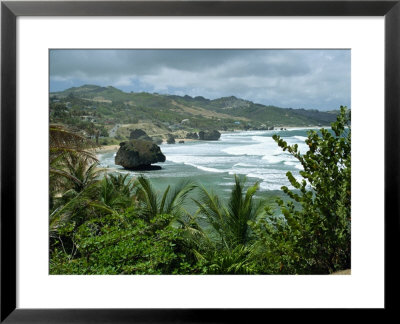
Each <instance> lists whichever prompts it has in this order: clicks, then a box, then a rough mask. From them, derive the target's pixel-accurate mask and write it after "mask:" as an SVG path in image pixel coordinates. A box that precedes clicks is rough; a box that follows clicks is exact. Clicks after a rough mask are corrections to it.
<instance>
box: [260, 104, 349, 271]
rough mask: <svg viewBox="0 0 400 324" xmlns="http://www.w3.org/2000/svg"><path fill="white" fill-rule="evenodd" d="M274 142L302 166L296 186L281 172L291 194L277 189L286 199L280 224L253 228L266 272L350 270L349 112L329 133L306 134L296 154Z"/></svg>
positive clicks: (343, 113)
mask: <svg viewBox="0 0 400 324" xmlns="http://www.w3.org/2000/svg"><path fill="white" fill-rule="evenodd" d="M274 139H275V141H276V142H277V143H278V145H279V146H280V147H281V148H282V149H283V150H284V151H288V152H289V153H290V154H292V155H293V156H294V157H295V158H296V159H297V160H298V161H299V162H300V163H301V165H302V167H303V171H300V175H301V176H302V177H303V180H302V181H301V182H300V181H298V180H296V178H295V177H294V176H293V175H292V173H291V172H287V177H288V179H289V181H290V183H291V185H292V186H293V187H294V188H295V190H291V189H289V188H287V187H285V186H284V187H282V190H283V191H284V192H285V193H286V194H287V195H288V196H289V197H290V200H289V201H288V202H286V203H284V202H283V201H282V200H281V199H279V200H278V203H279V205H280V206H281V210H282V214H283V219H282V218H281V219H279V218H278V219H277V218H273V217H272V216H270V217H269V218H267V219H264V220H261V221H259V222H258V223H257V225H256V226H255V224H254V223H253V228H254V230H255V231H256V232H257V234H258V236H259V238H260V241H261V242H262V243H263V244H264V248H263V249H262V250H263V251H264V253H265V255H266V256H267V258H268V260H269V264H268V271H273V272H276V271H280V272H286V273H331V272H333V271H336V270H340V269H347V268H350V253H351V244H350V243H351V240H350V229H351V217H350V216H351V215H350V214H351V129H350V113H349V112H348V111H347V108H346V107H341V111H340V114H339V115H338V117H337V121H336V122H334V123H332V130H331V131H330V130H327V129H321V130H320V135H318V133H317V132H316V131H310V132H309V133H308V138H307V139H306V141H305V142H306V144H307V145H308V147H309V150H308V151H307V152H306V153H305V154H303V155H302V154H300V152H299V151H298V147H297V145H292V146H289V145H288V144H287V143H286V142H285V141H284V140H282V139H281V138H280V137H279V136H277V135H274Z"/></svg>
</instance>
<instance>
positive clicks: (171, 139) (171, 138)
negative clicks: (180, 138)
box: [167, 134, 175, 144]
mask: <svg viewBox="0 0 400 324" xmlns="http://www.w3.org/2000/svg"><path fill="white" fill-rule="evenodd" d="M167 144H175V137H174V136H173V135H172V134H168V135H167Z"/></svg>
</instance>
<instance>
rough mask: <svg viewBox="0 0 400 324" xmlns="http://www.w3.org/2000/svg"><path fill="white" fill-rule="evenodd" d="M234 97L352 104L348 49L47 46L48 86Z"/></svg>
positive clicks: (323, 104)
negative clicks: (65, 47)
mask: <svg viewBox="0 0 400 324" xmlns="http://www.w3.org/2000/svg"><path fill="white" fill-rule="evenodd" d="M85 83H91V84H98V85H103V86H106V85H113V86H115V87H117V88H121V89H123V90H125V91H150V92H160V93H169V94H179V95H181V94H188V95H192V96H200V95H201V96H204V97H206V98H211V99H212V98H217V97H221V96H230V95H234V96H237V97H240V98H244V99H248V100H252V101H254V102H258V103H263V104H267V105H268V104H271V105H277V106H281V107H293V108H301V107H304V108H316V109H324V110H328V109H337V108H338V107H339V106H340V105H348V106H350V51H349V50H52V51H51V52H50V88H51V91H58V90H63V89H65V88H68V87H70V86H79V85H82V84H85Z"/></svg>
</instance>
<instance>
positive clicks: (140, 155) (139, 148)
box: [115, 139, 165, 170]
mask: <svg viewBox="0 0 400 324" xmlns="http://www.w3.org/2000/svg"><path fill="white" fill-rule="evenodd" d="M119 146H120V147H119V150H118V152H117V155H116V156H115V164H118V165H121V166H123V167H124V168H125V169H130V170H152V169H161V167H160V166H152V165H151V164H152V163H157V162H165V155H164V154H163V153H162V152H161V149H160V147H159V146H158V145H157V144H154V143H153V142H152V141H145V140H140V139H138V140H130V141H127V142H122V143H120V144H119Z"/></svg>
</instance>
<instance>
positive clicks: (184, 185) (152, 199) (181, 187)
mask: <svg viewBox="0 0 400 324" xmlns="http://www.w3.org/2000/svg"><path fill="white" fill-rule="evenodd" d="M137 181H138V184H139V185H138V189H137V191H136V196H137V200H138V202H139V208H140V209H141V212H142V214H143V216H144V218H145V219H146V220H147V221H150V220H151V219H153V218H154V217H156V216H157V215H161V214H171V215H173V216H174V218H175V219H181V218H182V217H184V216H185V215H187V214H188V213H187V212H186V210H185V209H184V204H185V201H186V198H187V196H188V194H189V193H190V192H191V191H192V190H193V189H195V188H196V185H195V184H194V183H193V182H191V181H188V180H186V181H181V182H180V183H179V184H177V185H176V186H175V188H174V189H171V186H168V187H167V189H166V190H165V191H164V193H163V195H162V196H159V194H158V192H156V191H155V189H154V188H153V186H152V185H151V183H150V181H149V180H148V179H146V178H144V177H143V176H140V177H139V178H138V179H137Z"/></svg>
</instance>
